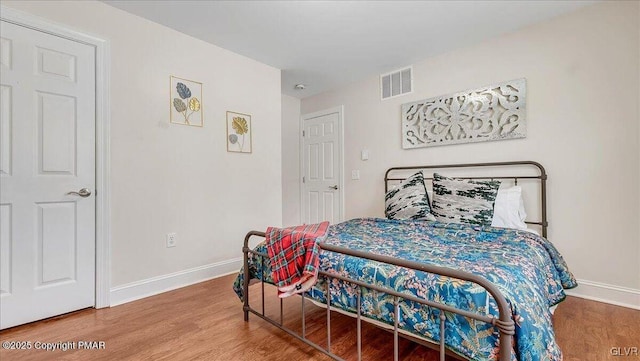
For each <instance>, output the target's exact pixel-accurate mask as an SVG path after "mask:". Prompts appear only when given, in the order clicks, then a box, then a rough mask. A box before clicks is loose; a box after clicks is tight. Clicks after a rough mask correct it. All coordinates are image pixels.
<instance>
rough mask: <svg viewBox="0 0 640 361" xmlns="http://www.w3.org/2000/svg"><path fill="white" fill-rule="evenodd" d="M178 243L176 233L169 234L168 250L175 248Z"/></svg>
mask: <svg viewBox="0 0 640 361" xmlns="http://www.w3.org/2000/svg"><path fill="white" fill-rule="evenodd" d="M177 242H178V235H177V234H176V233H167V248H170V247H175V246H176V243H177Z"/></svg>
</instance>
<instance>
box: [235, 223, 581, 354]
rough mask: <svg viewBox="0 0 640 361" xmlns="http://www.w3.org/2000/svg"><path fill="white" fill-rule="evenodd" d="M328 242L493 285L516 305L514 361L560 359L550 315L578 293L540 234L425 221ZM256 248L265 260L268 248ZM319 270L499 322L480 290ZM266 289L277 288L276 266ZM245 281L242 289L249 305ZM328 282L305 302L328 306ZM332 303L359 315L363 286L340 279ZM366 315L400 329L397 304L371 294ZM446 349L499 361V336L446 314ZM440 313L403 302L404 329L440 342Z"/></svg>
mask: <svg viewBox="0 0 640 361" xmlns="http://www.w3.org/2000/svg"><path fill="white" fill-rule="evenodd" d="M326 242H327V243H330V244H334V245H337V246H342V247H346V248H350V249H354V250H362V251H367V252H371V253H376V254H381V255H387V256H392V257H397V258H402V259H406V260H412V261H416V262H421V263H425V264H430V265H437V266H443V267H449V268H454V269H460V270H464V271H467V272H470V273H474V274H477V275H481V276H483V277H485V278H486V279H488V280H489V281H491V282H492V283H494V284H495V285H496V286H497V287H498V289H500V291H501V292H502V294H503V295H504V296H505V298H506V299H507V301H508V302H509V304H510V306H511V311H512V314H513V319H514V321H515V324H516V333H515V336H514V337H515V339H514V340H515V342H514V346H513V347H514V349H513V353H512V355H513V356H512V359H517V360H521V361H525V360H526V361H529V360H561V359H562V353H561V351H560V349H559V347H558V345H557V344H556V342H555V337H554V332H553V327H552V323H551V313H550V311H549V307H550V306H553V305H555V304H557V303H559V302H560V301H562V300H563V299H564V298H565V293H564V289H565V288H573V287H575V286H577V283H576V281H575V278H574V277H573V275H572V274H571V273H570V272H569V270H568V268H567V265H566V263H565V261H564V260H563V258H562V256H561V255H560V254H559V253H558V251H557V250H556V248H555V247H554V246H553V244H551V242H549V241H547V240H546V239H544V238H542V237H539V236H536V235H535V234H533V233H529V232H525V231H517V230H511V229H504V228H492V227H479V226H469V225H461V224H445V223H439V222H424V221H398V220H388V219H377V218H367V219H353V220H350V221H347V222H343V223H340V224H336V225H333V226H331V227H330V228H329V232H328V235H327V239H326ZM257 249H258V250H259V251H261V252H265V253H266V248H265V247H264V244H263V243H262V244H260V245H258V246H257ZM258 258H260V257H255V258H251V259H250V275H251V278H258V279H260V278H261V277H262V274H263V272H260V271H261V270H260V269H259V267H260V265H261V264H262V263H261V262H260V260H259V259H258ZM320 267H321V269H323V270H325V271H328V272H333V273H337V274H340V275H344V276H349V277H351V278H354V279H358V280H361V281H364V282H368V283H373V284H376V285H378V286H382V287H389V288H393V289H395V290H397V291H399V292H403V293H407V294H411V295H414V296H417V297H421V298H428V299H432V300H436V301H438V302H443V303H445V304H448V305H452V306H455V307H457V308H461V309H466V310H469V311H473V312H478V313H482V314H492V315H496V316H497V315H498V311H497V306H496V304H495V302H494V300H493V298H492V297H491V296H490V295H489V294H488V293H487V292H486V291H485V290H484V289H483V288H482V287H480V286H478V285H475V284H473V283H470V282H466V281H461V280H457V279H452V278H449V277H444V276H439V275H434V274H429V273H425V272H421V271H414V270H410V269H406V268H401V267H397V266H392V265H388V264H383V263H379V262H375V261H370V260H365V259H361V258H356V257H351V256H345V255H342V254H338V253H333V252H328V251H323V252H322V253H321V254H320ZM263 271H264V275H265V281H266V282H271V271H270V268H269V262H268V260H267V261H266V262H265V264H264V269H263ZM243 278H244V275H243V272H242V271H240V274H239V275H238V277H237V278H236V281H235V283H234V290H235V291H236V293H237V294H238V296H239V297H240V298H241V299H242V298H243V295H242V281H243ZM324 282H325V281H324V280H320V281H319V282H318V283H317V284H316V285H315V286H314V288H312V289H311V290H309V292H307V295H308V296H309V297H311V298H313V299H315V300H317V301H319V302H322V303H325V302H326V295H325V292H324V290H325V287H326V284H325V283H324ZM331 282H332V286H331V304H332V306H335V307H340V308H342V309H345V310H348V311H352V312H356V292H357V287H356V286H353V285H350V284H346V283H343V282H341V281H338V280H335V279H333V280H332V281H331ZM362 314H363V315H364V316H366V317H369V318H371V319H375V320H379V321H382V322H385V323H387V324H393V297H391V296H389V295H385V294H382V293H379V292H375V291H368V290H363V293H362ZM445 316H446V322H445V327H446V331H445V343H446V345H447V347H448V348H449V349H450V350H451V351H453V352H455V353H457V354H459V355H461V356H464V357H465V358H468V359H471V360H487V359H497V350H498V348H497V341H498V332H497V330H494V328H493V327H492V326H491V325H487V324H485V323H483V322H480V321H474V320H472V319H468V318H465V317H463V316H460V315H455V314H450V313H448V312H446V313H445ZM439 317H440V313H439V311H438V310H436V309H433V308H430V307H426V306H423V305H421V304H417V303H413V302H410V301H401V302H400V321H399V324H400V327H401V328H402V329H404V330H406V331H408V332H411V333H414V334H416V335H419V336H421V337H423V338H427V339H430V340H432V341H434V342H439V341H440V327H439Z"/></svg>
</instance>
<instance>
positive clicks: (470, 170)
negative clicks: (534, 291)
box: [384, 160, 549, 238]
mask: <svg viewBox="0 0 640 361" xmlns="http://www.w3.org/2000/svg"><path fill="white" fill-rule="evenodd" d="M417 170H423V171H425V170H426V171H428V172H423V173H424V178H425V179H430V180H433V176H432V175H433V172H434V171H438V172H439V173H440V172H443V173H444V174H445V175H447V176H451V177H454V178H459V179H491V180H493V179H499V180H507V181H513V183H514V184H515V185H517V184H518V181H520V182H521V183H522V182H535V184H536V187H535V188H536V189H537V190H538V192H539V198H538V199H540V201H541V202H540V207H539V212H537V213H539V217H540V218H538V220H534V221H526V223H527V224H532V225H537V226H539V227H540V228H541V229H542V236H543V237H545V238H546V237H547V227H548V226H549V223H548V222H547V172H546V171H545V169H544V167H543V166H542V165H541V164H540V163H538V162H534V161H530V160H525V161H514V162H494V163H467V164H436V165H420V166H405V167H393V168H389V169H387V171H386V173H385V174H384V191H385V193H386V192H387V191H388V190H389V186H390V185H393V184H395V183H398V182H400V181H403V180H405V179H406V178H407V177H408V176H410V175H411V174H413V173H414V172H415V171H417ZM449 173H455V174H449Z"/></svg>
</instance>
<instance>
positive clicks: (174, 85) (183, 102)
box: [169, 76, 204, 127]
mask: <svg viewBox="0 0 640 361" xmlns="http://www.w3.org/2000/svg"><path fill="white" fill-rule="evenodd" d="M170 85H171V88H170V98H169V107H170V110H171V116H170V119H171V123H174V124H182V125H192V126H196V127H202V126H203V125H204V115H203V106H202V83H199V82H197V81H193V80H187V79H182V78H178V77H175V76H171V77H170Z"/></svg>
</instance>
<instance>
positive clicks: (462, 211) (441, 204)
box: [432, 173, 500, 226]
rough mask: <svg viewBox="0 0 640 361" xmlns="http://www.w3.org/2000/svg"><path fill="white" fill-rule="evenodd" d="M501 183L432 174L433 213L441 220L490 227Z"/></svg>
mask: <svg viewBox="0 0 640 361" xmlns="http://www.w3.org/2000/svg"><path fill="white" fill-rule="evenodd" d="M499 187H500V182H498V181H474V180H466V179H454V178H447V177H444V176H442V175H440V174H437V173H436V174H434V175H433V204H432V206H433V210H432V212H433V214H434V215H435V216H436V220H438V221H439V222H447V223H466V224H473V225H479V226H491V221H492V220H493V205H494V202H495V200H496V195H497V194H498V188H499Z"/></svg>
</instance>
